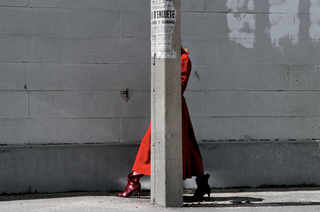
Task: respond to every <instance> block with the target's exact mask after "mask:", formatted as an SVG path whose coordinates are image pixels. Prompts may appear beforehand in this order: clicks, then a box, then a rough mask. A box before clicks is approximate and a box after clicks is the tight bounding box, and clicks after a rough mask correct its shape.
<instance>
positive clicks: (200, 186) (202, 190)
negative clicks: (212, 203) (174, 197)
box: [193, 174, 211, 201]
mask: <svg viewBox="0 0 320 212" xmlns="http://www.w3.org/2000/svg"><path fill="white" fill-rule="evenodd" d="M209 177H210V175H209V174H204V175H202V176H198V177H197V178H196V183H197V189H196V191H195V193H194V194H193V199H194V201H203V199H204V197H203V196H204V195H205V194H207V195H208V197H209V198H210V192H211V188H210V186H209V184H208V179H209Z"/></svg>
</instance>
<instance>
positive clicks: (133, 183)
mask: <svg viewBox="0 0 320 212" xmlns="http://www.w3.org/2000/svg"><path fill="white" fill-rule="evenodd" d="M142 176H143V174H139V175H133V172H130V173H129V174H128V184H127V186H126V188H125V189H124V191H123V192H121V193H117V196H118V197H130V196H131V195H133V194H134V193H137V195H138V197H140V193H141V184H140V182H139V181H140V178H141V177H142Z"/></svg>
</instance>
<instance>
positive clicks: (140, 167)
mask: <svg viewBox="0 0 320 212" xmlns="http://www.w3.org/2000/svg"><path fill="white" fill-rule="evenodd" d="M188 54H189V53H188V52H186V51H184V50H183V51H182V52H181V92H182V94H181V98H182V101H181V105H182V158H183V179H186V178H191V177H192V176H201V175H203V172H204V170H203V163H202V157H201V153H200V150H199V147H198V144H197V141H196V137H195V135H194V131H193V127H192V122H191V119H190V114H189V110H188V107H187V103H186V100H185V98H184V96H183V93H184V91H185V89H186V87H187V84H188V80H189V76H190V73H191V61H190V58H189V56H188ZM150 145H151V124H150V125H149V128H148V130H147V132H146V133H145V135H144V137H143V139H142V140H141V143H140V146H139V150H138V153H137V156H136V160H135V162H134V165H133V168H132V171H136V172H138V173H140V174H144V175H149V176H150V174H151V171H150V169H151V146H150Z"/></svg>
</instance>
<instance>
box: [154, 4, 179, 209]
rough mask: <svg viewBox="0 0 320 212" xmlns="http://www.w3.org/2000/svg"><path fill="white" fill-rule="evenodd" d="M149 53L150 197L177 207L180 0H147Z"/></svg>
mask: <svg viewBox="0 0 320 212" xmlns="http://www.w3.org/2000/svg"><path fill="white" fill-rule="evenodd" d="M151 54H152V57H151V58H152V61H151V72H152V74H151V78H152V82H151V84H152V85H151V86H152V88H151V96H152V97H151V126H152V128H151V145H152V147H151V155H152V156H151V201H152V202H153V203H155V204H158V205H161V206H165V207H180V206H182V202H183V201H182V195H183V180H182V140H181V139H182V136H181V83H180V0H151Z"/></svg>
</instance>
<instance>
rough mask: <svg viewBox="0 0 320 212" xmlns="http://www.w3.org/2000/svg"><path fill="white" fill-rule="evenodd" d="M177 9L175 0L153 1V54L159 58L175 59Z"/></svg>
mask: <svg viewBox="0 0 320 212" xmlns="http://www.w3.org/2000/svg"><path fill="white" fill-rule="evenodd" d="M175 26H176V9H175V7H174V4H173V0H152V1H151V54H152V55H151V56H152V57H154V58H159V59H175V58H177V52H176V49H175V46H174V40H173V39H174V33H175V32H174V31H175Z"/></svg>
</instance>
